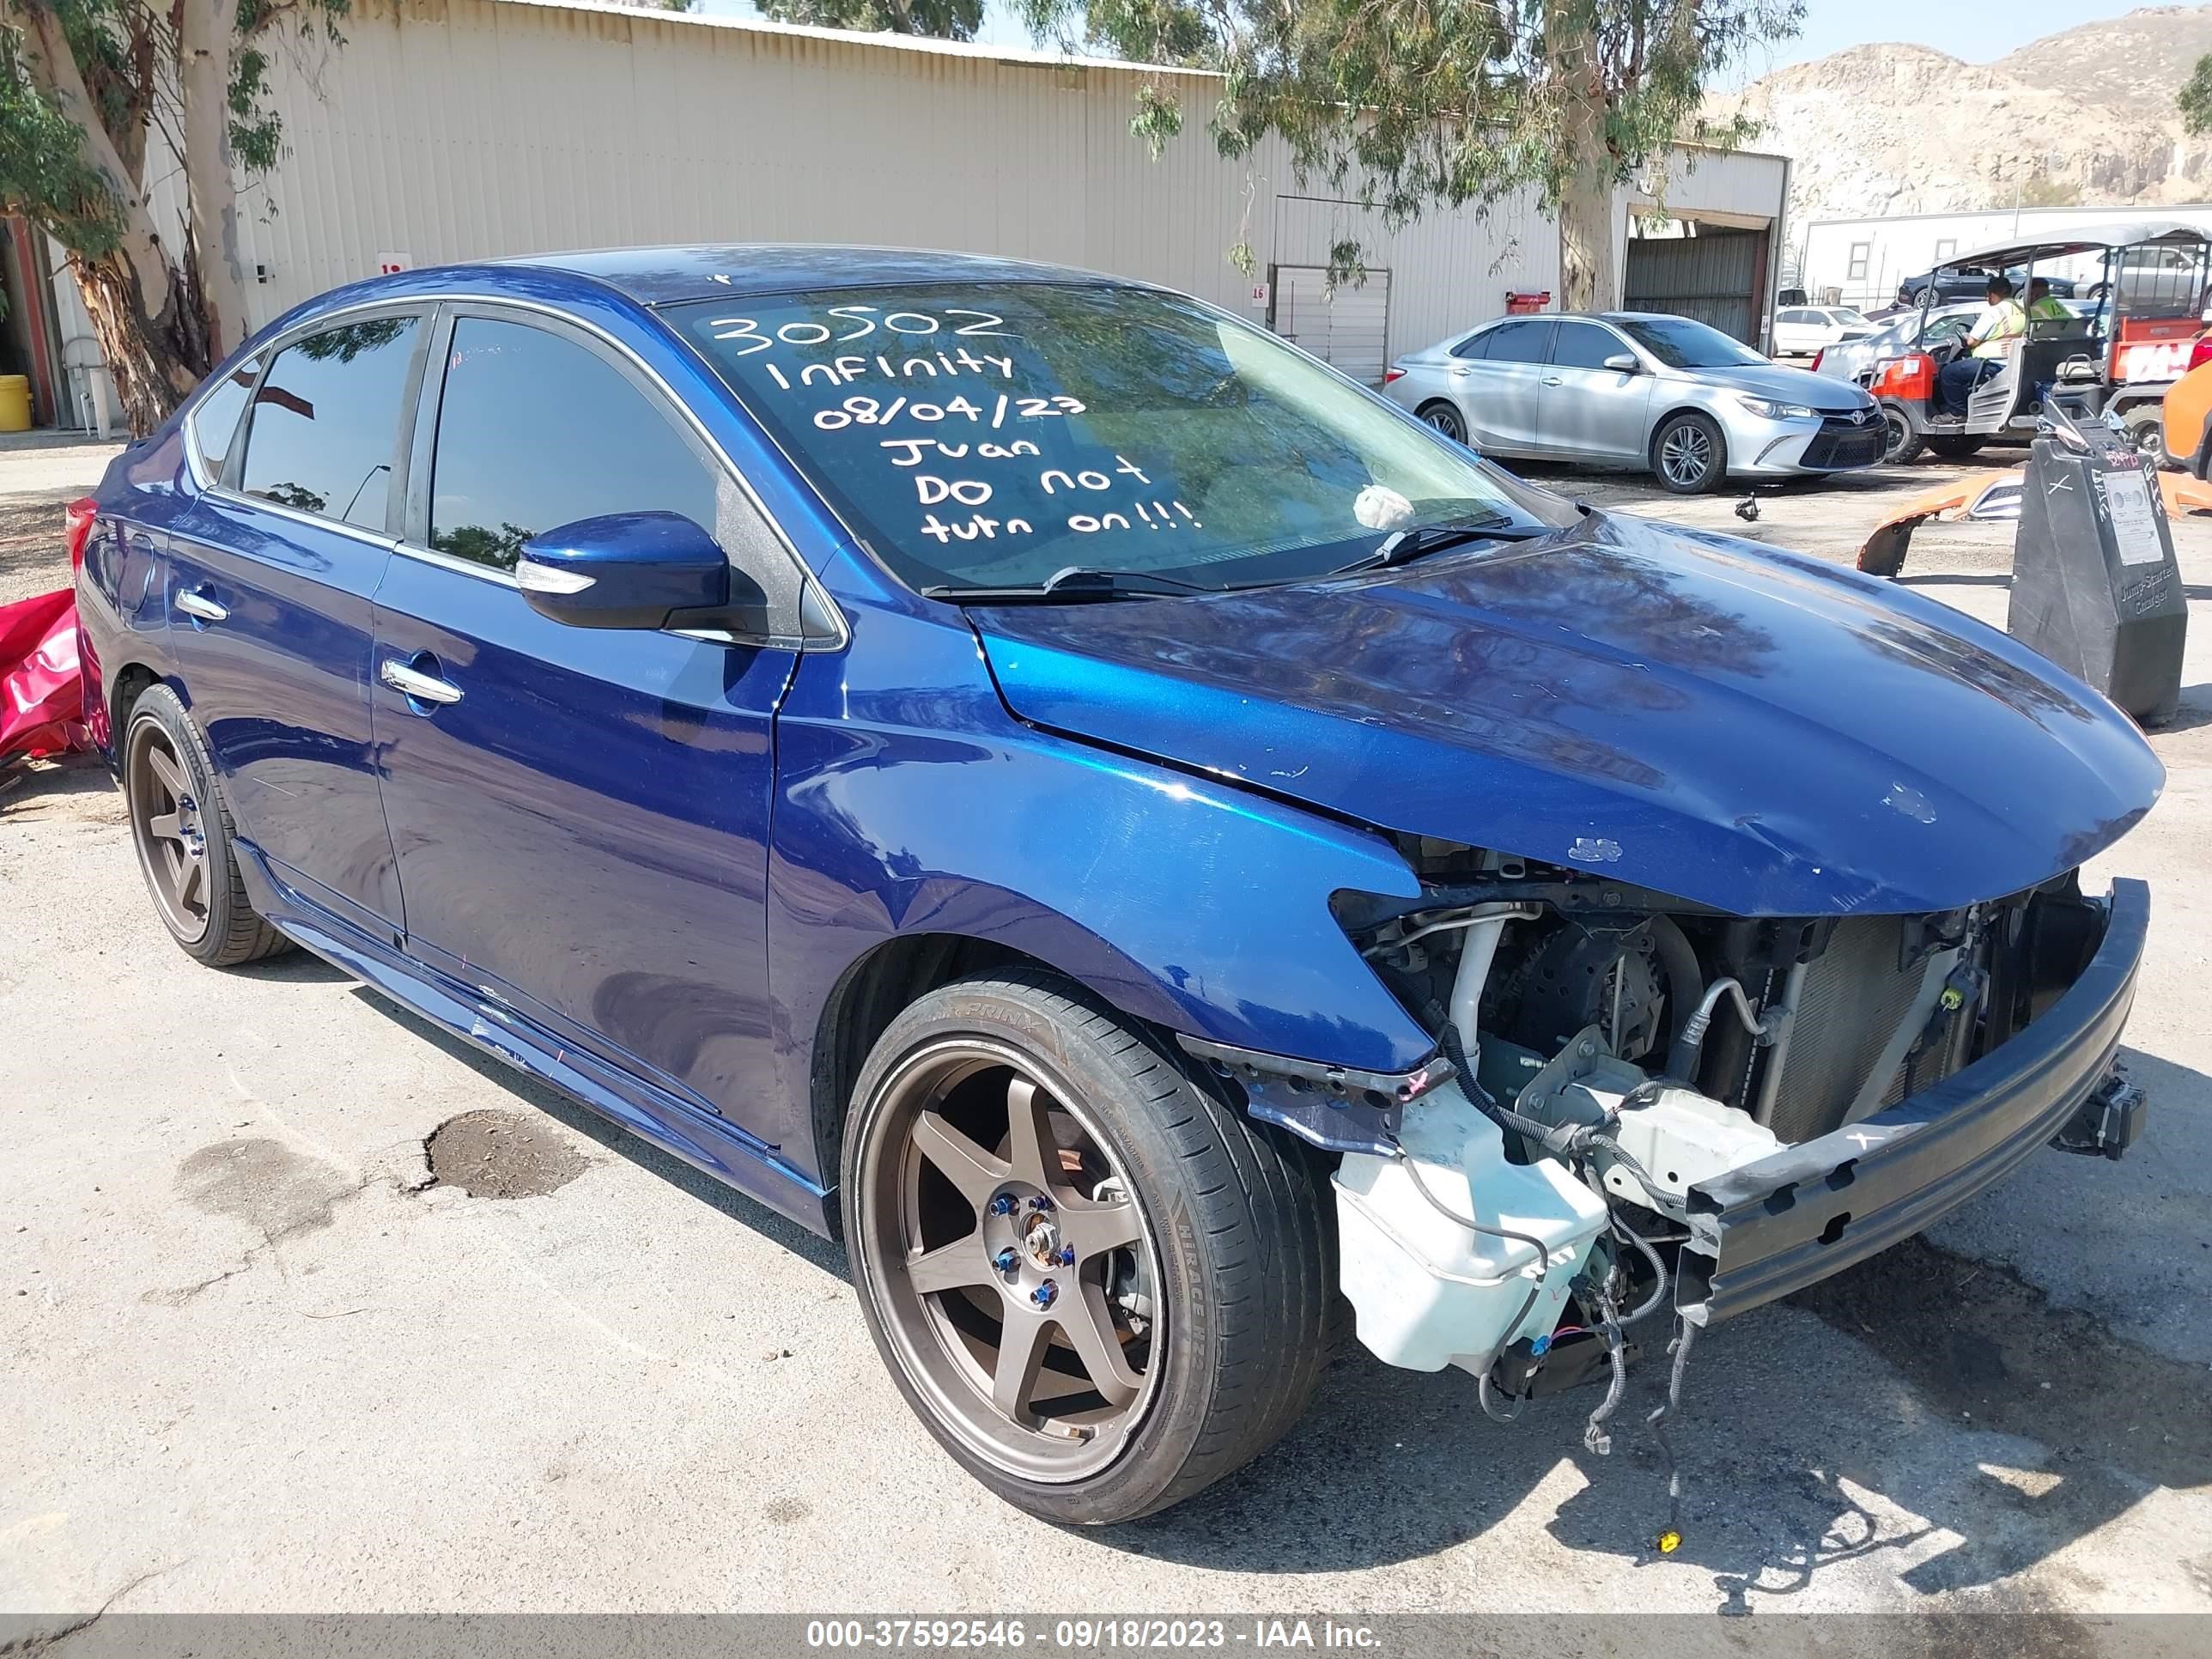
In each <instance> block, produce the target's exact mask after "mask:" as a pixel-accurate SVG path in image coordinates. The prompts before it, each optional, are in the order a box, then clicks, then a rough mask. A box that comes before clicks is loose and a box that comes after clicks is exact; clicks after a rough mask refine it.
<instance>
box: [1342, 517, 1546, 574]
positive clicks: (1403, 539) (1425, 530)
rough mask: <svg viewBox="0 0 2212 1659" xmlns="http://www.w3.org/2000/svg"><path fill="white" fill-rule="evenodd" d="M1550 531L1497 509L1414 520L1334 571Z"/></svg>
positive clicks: (1367, 567) (1379, 565) (1381, 565)
mask: <svg viewBox="0 0 2212 1659" xmlns="http://www.w3.org/2000/svg"><path fill="white" fill-rule="evenodd" d="M1501 531H1506V532H1516V533H1515V534H1513V535H1510V536H1501V535H1500V534H1499V533H1498V532H1501ZM1550 533H1551V526H1549V525H1546V526H1541V528H1538V529H1534V530H1531V529H1528V527H1527V526H1522V525H1517V524H1516V523H1515V522H1514V521H1513V520H1511V519H1510V518H1507V517H1506V516H1505V515H1504V514H1503V513H1484V514H1483V515H1482V516H1481V517H1480V518H1473V519H1445V520H1442V521H1440V522H1438V523H1437V524H1417V525H1415V526H1413V528H1411V529H1410V530H1401V531H1399V532H1397V533H1396V534H1395V535H1393V536H1392V537H1391V538H1389V540H1388V541H1386V542H1384V543H1383V545H1382V546H1380V547H1378V548H1376V550H1374V551H1373V552H1372V553H1370V554H1369V555H1368V556H1366V557H1365V558H1364V559H1358V560H1355V561H1354V562H1352V563H1350V564H1348V565H1346V566H1345V567H1344V568H1343V569H1341V570H1340V571H1338V572H1337V573H1336V574H1338V575H1340V576H1344V575H1349V574H1352V572H1353V571H1355V570H1388V569H1389V568H1391V567H1392V566H1394V565H1401V564H1409V563H1411V562H1413V560H1415V559H1419V558H1422V557H1425V556H1427V555H1429V554H1431V553H1441V552H1443V550H1444V549H1446V548H1448V547H1458V546H1460V545H1462V544H1464V543H1467V542H1482V541H1500V540H1516V541H1519V540H1525V539H1526V538H1528V537H1530V536H1543V535H1548V534H1550Z"/></svg>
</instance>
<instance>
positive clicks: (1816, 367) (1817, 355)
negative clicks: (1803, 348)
mask: <svg viewBox="0 0 2212 1659" xmlns="http://www.w3.org/2000/svg"><path fill="white" fill-rule="evenodd" d="M1827 355H1828V348H1827V347H1826V346H1822V347H1821V348H1820V349H1819V350H1818V351H1816V352H1814V354H1813V373H1814V374H1819V373H1820V360H1821V359H1822V358H1823V357H1825V356H1827Z"/></svg>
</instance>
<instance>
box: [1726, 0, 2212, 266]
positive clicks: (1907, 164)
mask: <svg viewBox="0 0 2212 1659" xmlns="http://www.w3.org/2000/svg"><path fill="white" fill-rule="evenodd" d="M2206 52H2212V5H2206V6H2154V7H2149V8H2147V9H2143V10H2141V11H2133V12H2130V13H2128V14H2127V15H2125V16H2123V17H2117V18H2112V19H2110V20H2107V21H2103V22H2095V23H2083V24H2081V25H2079V26H2077V27H2074V28H2070V29H2067V30H2065V31H2063V32H2062V33H2057V34H2052V35H2046V36H2045V38H2043V39H2042V40H2036V41H2033V42H2032V43H2031V44H2029V45H2027V46H2023V47H2021V49H2020V50H2019V51H2018V52H2014V53H2012V54H2011V55H2010V56H2008V57H2005V58H1999V59H1998V60H1997V61H1996V63H1994V64H1962V63H1960V61H1959V60H1958V59H1957V58H1949V57H1947V56H1945V55H1944V54H1943V53H1942V52H1934V51H1930V50H1929V48H1928V47H1925V46H1905V45H1895V46H1853V47H1851V48H1850V50H1848V51H1845V52H1836V53H1834V54H1833V55H1832V56H1830V57H1826V58H1818V59H1816V60H1814V62H1812V63H1809V64H1793V65H1791V66H1790V67H1789V68H1788V69H1784V70H1777V71H1776V72H1775V73H1774V74H1772V75H1770V76H1766V77H1765V78H1764V79H1763V80H1759V81H1756V82H1753V83H1752V84H1751V86H1750V87H1749V88H1747V89H1746V90H1745V91H1743V92H1742V93H1741V94H1735V95H1734V96H1731V97H1728V98H1723V99H1717V100H1715V103H1716V107H1717V109H1718V110H1720V111H1721V112H1732V111H1734V110H1735V109H1736V108H1738V107H1741V108H1742V109H1744V110H1746V111H1747V112H1749V113H1750V114H1751V115H1752V116H1753V118H1756V119H1757V120H1758V121H1759V123H1760V124H1761V131H1760V135H1759V138H1758V139H1757V140H1755V141H1754V142H1755V144H1756V147H1757V148H1759V149H1766V150H1776V151H1779V152H1781V153H1783V154H1785V155H1790V156H1793V157H1794V158H1796V167H1795V168H1794V170H1793V172H1794V183H1793V186H1792V190H1791V199H1790V216H1792V217H1793V218H1794V219H1796V221H1797V222H1799V223H1801V224H1802V223H1803V222H1805V221H1806V220H1807V219H1808V218H1812V219H1833V218H1847V217H1857V216H1868V215H1875V214H1884V213H1941V212H1947V211H1952V210H1960V209H1967V208H1984V207H1993V206H1996V207H2002V206H2009V205H2011V204H2012V203H2013V202H2014V201H2015V199H2021V200H2024V201H2026V202H2027V204H2030V205H2032V206H2060V205H2080V206H2102V205H2106V204H2125V203H2146V204H2149V203H2160V202H2202V201H2205V200H2207V199H2212V140H2207V139H2203V138H2195V139H2188V138H2185V137H2183V136H2182V131H2181V120H2180V117H2179V115H2178V114H2177V113H2176V112H2175V111H2174V107H2173V95H2174V94H2175V93H2176V92H2177V91H2179V89H2180V87H2181V83H2182V82H2184V81H2185V80H2187V79H2188V77H2189V73H2190V70H2191V68H2192V67H2193V66H2194V65H2195V64H2196V62H2197V58H2199V57H2201V56H2202V55H2203V54H2204V53H2206Z"/></svg>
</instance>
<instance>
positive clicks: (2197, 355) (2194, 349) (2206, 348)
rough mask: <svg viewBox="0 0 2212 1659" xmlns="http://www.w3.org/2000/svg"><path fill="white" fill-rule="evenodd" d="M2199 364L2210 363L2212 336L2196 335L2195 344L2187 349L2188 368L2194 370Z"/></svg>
mask: <svg viewBox="0 0 2212 1659" xmlns="http://www.w3.org/2000/svg"><path fill="white" fill-rule="evenodd" d="M2199 363H2212V334H2200V335H2198V336H2197V343H2196V344H2195V345H2193V346H2191V347H2190V348H2189V366H2190V368H2196V367H2197V364H2199Z"/></svg>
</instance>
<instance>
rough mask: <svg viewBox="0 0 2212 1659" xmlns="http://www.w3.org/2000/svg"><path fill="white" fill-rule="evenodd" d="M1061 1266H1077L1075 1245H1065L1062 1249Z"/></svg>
mask: <svg viewBox="0 0 2212 1659" xmlns="http://www.w3.org/2000/svg"><path fill="white" fill-rule="evenodd" d="M1074 1265H1075V1246H1074V1245H1073V1244H1063V1245H1061V1246H1060V1266H1061V1267H1073V1266H1074Z"/></svg>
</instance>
